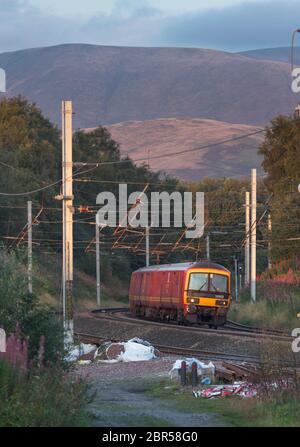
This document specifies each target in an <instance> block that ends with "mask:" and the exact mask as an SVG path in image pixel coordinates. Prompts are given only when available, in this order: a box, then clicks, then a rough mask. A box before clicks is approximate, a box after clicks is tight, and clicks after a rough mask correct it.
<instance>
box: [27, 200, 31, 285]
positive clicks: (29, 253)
mask: <svg viewBox="0 0 300 447" xmlns="http://www.w3.org/2000/svg"><path fill="white" fill-rule="evenodd" d="M27 226H28V292H29V293H32V202H31V201H29V202H27Z"/></svg>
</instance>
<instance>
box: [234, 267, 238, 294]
mask: <svg viewBox="0 0 300 447" xmlns="http://www.w3.org/2000/svg"><path fill="white" fill-rule="evenodd" d="M234 277H235V280H234V282H235V301H236V302H237V301H238V262H237V258H234Z"/></svg>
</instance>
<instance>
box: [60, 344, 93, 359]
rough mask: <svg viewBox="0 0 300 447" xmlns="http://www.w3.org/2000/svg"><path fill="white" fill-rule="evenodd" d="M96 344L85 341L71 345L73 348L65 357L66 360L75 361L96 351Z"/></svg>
mask: <svg viewBox="0 0 300 447" xmlns="http://www.w3.org/2000/svg"><path fill="white" fill-rule="evenodd" d="M96 349H97V346H96V345H89V344H85V343H80V345H78V346H73V348H72V349H71V350H70V351H69V352H68V355H67V357H66V360H67V362H75V361H76V360H78V359H79V358H82V357H83V356H85V355H87V354H89V353H91V352H93V351H96Z"/></svg>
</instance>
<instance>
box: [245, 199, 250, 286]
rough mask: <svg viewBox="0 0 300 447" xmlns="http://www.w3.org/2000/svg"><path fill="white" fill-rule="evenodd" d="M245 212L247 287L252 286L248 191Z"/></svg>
mask: <svg viewBox="0 0 300 447" xmlns="http://www.w3.org/2000/svg"><path fill="white" fill-rule="evenodd" d="M245 211H246V225H245V239H246V242H245V286H246V287H247V286H249V284H250V193H249V192H248V191H246V200H245Z"/></svg>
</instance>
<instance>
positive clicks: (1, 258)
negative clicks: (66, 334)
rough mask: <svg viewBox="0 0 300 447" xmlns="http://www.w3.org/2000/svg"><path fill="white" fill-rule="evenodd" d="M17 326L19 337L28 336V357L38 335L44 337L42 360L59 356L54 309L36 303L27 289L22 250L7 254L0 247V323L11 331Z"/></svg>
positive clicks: (58, 328) (58, 329)
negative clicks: (19, 332)
mask: <svg viewBox="0 0 300 447" xmlns="http://www.w3.org/2000/svg"><path fill="white" fill-rule="evenodd" d="M17 326H19V327H20V331H21V336H22V338H23V339H27V338H28V339H29V346H30V348H29V358H30V359H35V358H36V357H37V356H38V350H39V343H40V338H41V337H42V336H44V337H45V353H44V359H45V361H46V362H56V361H58V360H61V359H62V357H63V343H62V340H63V332H62V325H61V323H60V321H59V319H58V317H57V316H56V314H55V311H54V310H53V309H51V308H50V307H49V306H47V305H43V304H41V303H39V300H38V298H37V296H36V295H34V294H29V293H28V292H27V278H26V274H25V272H24V267H23V264H22V253H21V252H16V253H11V254H8V253H7V252H6V251H5V250H0V327H3V328H4V329H5V330H6V332H7V334H11V333H13V332H14V331H15V329H16V327H17Z"/></svg>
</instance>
